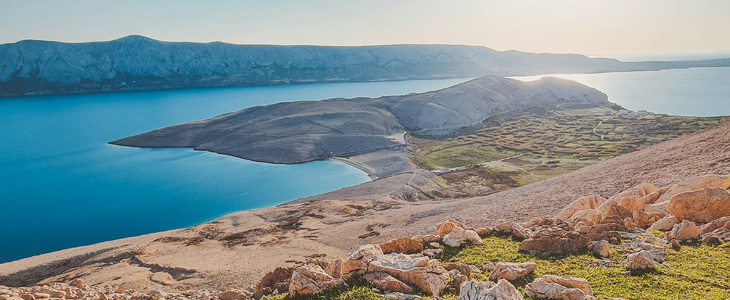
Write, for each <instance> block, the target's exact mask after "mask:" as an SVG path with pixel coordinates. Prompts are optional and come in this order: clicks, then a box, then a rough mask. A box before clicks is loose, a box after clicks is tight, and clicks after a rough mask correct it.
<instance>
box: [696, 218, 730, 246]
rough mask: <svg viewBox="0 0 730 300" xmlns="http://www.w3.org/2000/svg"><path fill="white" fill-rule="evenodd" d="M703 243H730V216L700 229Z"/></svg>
mask: <svg viewBox="0 0 730 300" xmlns="http://www.w3.org/2000/svg"><path fill="white" fill-rule="evenodd" d="M700 236H701V237H702V242H703V243H720V242H727V241H730V216H729V217H722V218H719V219H717V220H715V221H712V222H710V223H707V224H705V225H702V226H701V227H700Z"/></svg>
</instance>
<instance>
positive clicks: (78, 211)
mask: <svg viewBox="0 0 730 300" xmlns="http://www.w3.org/2000/svg"><path fill="white" fill-rule="evenodd" d="M466 80H467V79H450V80H412V81H395V82H370V83H331V84H309V85H289V86H267V87H236V88H211V89H186V90H168V91H146V92H128V93H106V94H87V95H64V96H48V97H21V98H5V99H0V241H2V247H0V262H7V261H12V260H16V259H20V258H23V257H28V256H32V255H36V254H41V253H46V252H50V251H55V250H60V249H65V248H69V247H75V246H81V245H87V244H92V243H96V242H101V241H106V240H111V239H117V238H122V237H128V236H134V235H139V234H145V233H150V232H157V231H162V230H168V229H174V228H182V227H187V226H192V225H196V224H200V223H203V222H206V221H211V220H213V219H215V218H217V217H220V216H223V215H225V214H228V213H231V212H235V211H241V210H247V209H254V208H260V207H270V206H275V205H277V204H280V203H283V202H286V201H290V200H295V199H298V198H301V197H306V196H311V195H316V194H321V193H325V192H328V191H333V190H337V189H340V188H344V187H348V186H352V185H356V184H359V183H362V182H366V181H368V180H369V178H368V176H367V174H365V173H364V172H362V171H360V170H358V169H356V168H353V167H350V166H348V165H345V164H342V163H338V162H333V161H316V162H310V163H305V164H299V165H274V164H265V163H257V162H252V161H247V160H243V159H238V158H234V157H229V156H224V155H218V154H213V153H208V152H199V151H193V150H191V149H141V148H130V147H120V146H114V145H109V144H107V142H108V141H112V140H116V139H119V138H122V137H125V136H129V135H133V134H137V133H141V132H145V131H149V130H153V129H157V128H160V127H163V126H168V125H173V124H177V123H182V122H189V121H193V120H201V119H206V118H210V117H213V116H216V115H219V114H223V113H227V112H231V111H236V110H240V109H243V108H246V107H251V106H256V105H264V104H271V103H276V102H283V101H298V100H320V99H326V98H336V97H345V98H351V97H377V96H383V95H399V94H407V93H414V92H425V91H430V90H434V89H440V88H444V87H448V86H452V85H454V84H457V83H460V82H463V81H466Z"/></svg>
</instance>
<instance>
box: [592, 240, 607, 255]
mask: <svg viewBox="0 0 730 300" xmlns="http://www.w3.org/2000/svg"><path fill="white" fill-rule="evenodd" d="M588 249H589V250H591V252H593V254H595V255H597V256H599V257H604V258H605V257H608V250H610V249H611V244H609V243H608V242H607V241H595V242H592V243H591V245H590V246H588Z"/></svg>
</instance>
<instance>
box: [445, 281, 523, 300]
mask: <svg viewBox="0 0 730 300" xmlns="http://www.w3.org/2000/svg"><path fill="white" fill-rule="evenodd" d="M492 299H494V300H523V299H524V298H523V297H522V294H521V293H520V291H518V290H517V288H515V286H514V285H512V284H511V283H510V282H509V281H507V280H504V279H500V280H499V281H498V282H497V283H496V284H495V283H494V282H491V281H487V282H480V281H467V282H464V283H462V284H461V287H460V288H459V300H492Z"/></svg>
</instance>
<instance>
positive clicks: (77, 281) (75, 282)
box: [71, 278, 89, 290]
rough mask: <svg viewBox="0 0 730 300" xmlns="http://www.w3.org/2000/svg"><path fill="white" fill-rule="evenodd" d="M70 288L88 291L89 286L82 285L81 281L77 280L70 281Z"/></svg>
mask: <svg viewBox="0 0 730 300" xmlns="http://www.w3.org/2000/svg"><path fill="white" fill-rule="evenodd" d="M71 286H74V287H77V288H80V289H82V290H88V289H89V286H88V285H87V284H86V283H84V282H83V281H81V279H78V278H77V279H74V280H73V281H71Z"/></svg>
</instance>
